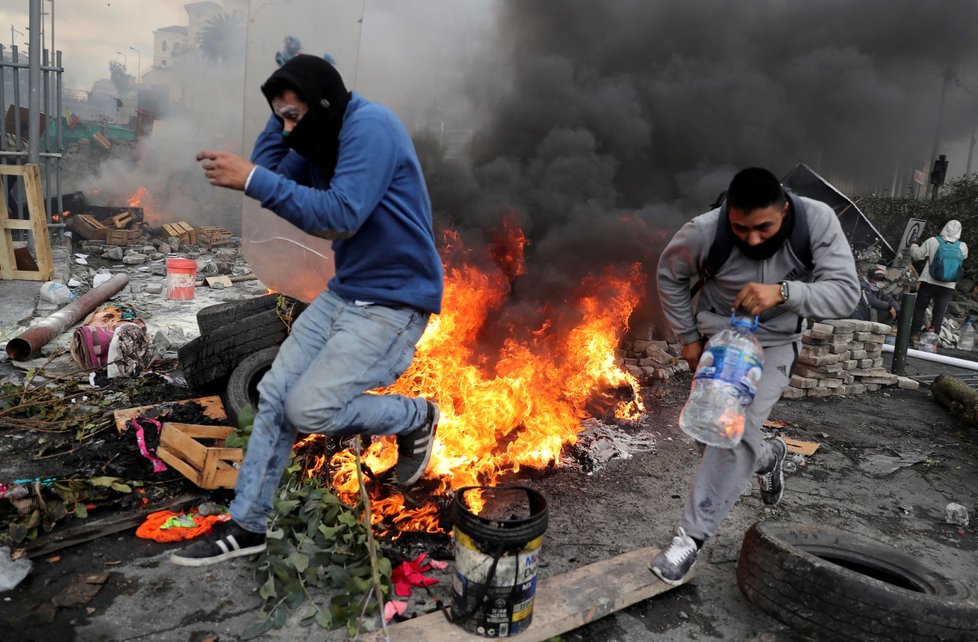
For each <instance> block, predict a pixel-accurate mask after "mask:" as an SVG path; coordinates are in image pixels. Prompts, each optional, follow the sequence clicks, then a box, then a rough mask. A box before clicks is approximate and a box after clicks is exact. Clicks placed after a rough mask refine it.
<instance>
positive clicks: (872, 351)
mask: <svg viewBox="0 0 978 642" xmlns="http://www.w3.org/2000/svg"><path fill="white" fill-rule="evenodd" d="M889 333H890V326H888V325H886V324H884V323H876V322H873V321H859V320H856V319H838V320H826V321H822V322H820V323H814V324H812V327H811V328H810V329H808V330H806V331H805V333H804V335H803V336H802V350H801V354H800V355H799V356H798V361H797V362H796V363H795V368H794V371H793V373H792V376H791V381H790V383H789V385H788V387H787V388H786V389H785V391H784V394H783V395H782V397H783V398H785V399H799V398H801V397H832V396H844V395H859V394H863V393H865V392H873V391H876V390H879V389H880V388H882V387H885V386H898V387H900V388H907V389H910V390H916V389H917V387H918V386H919V385H920V384H919V383H918V382H917V381H915V380H913V379H910V378H907V377H898V376H897V375H895V374H891V373H889V372H887V371H886V368H884V367H883V354H882V352H883V343H884V341H885V339H886V336H887V335H888V334H889Z"/></svg>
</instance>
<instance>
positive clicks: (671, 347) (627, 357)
mask: <svg viewBox="0 0 978 642" xmlns="http://www.w3.org/2000/svg"><path fill="white" fill-rule="evenodd" d="M682 353H683V351H682V347H681V346H680V345H679V344H678V343H666V342H665V341H645V340H638V341H635V342H633V343H632V344H631V345H630V346H626V349H625V350H624V351H623V354H622V357H623V359H622V361H623V363H624V368H625V370H626V371H628V372H629V373H630V374H632V375H633V376H634V377H635V378H636V379H638V381H639V383H640V384H643V385H645V384H649V383H651V382H653V381H668V380H669V377H670V376H672V375H674V374H677V373H680V372H689V365H688V364H687V363H686V362H685V361H684V360H683V359H682Z"/></svg>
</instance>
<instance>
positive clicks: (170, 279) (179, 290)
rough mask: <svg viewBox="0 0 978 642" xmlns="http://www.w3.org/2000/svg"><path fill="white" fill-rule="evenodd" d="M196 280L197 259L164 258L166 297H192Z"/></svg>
mask: <svg viewBox="0 0 978 642" xmlns="http://www.w3.org/2000/svg"><path fill="white" fill-rule="evenodd" d="M196 281H197V261H195V260H193V259H167V260H166V298H168V299H192V298H194V285H195V283H196Z"/></svg>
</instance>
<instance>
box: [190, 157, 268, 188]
mask: <svg viewBox="0 0 978 642" xmlns="http://www.w3.org/2000/svg"><path fill="white" fill-rule="evenodd" d="M197 160H198V161H200V166H201V167H203V168H204V176H206V177H207V180H208V181H210V184H211V185H217V186H219V187H227V188H229V189H236V190H243V189H244V187H245V181H247V180H248V174H250V173H251V168H252V167H254V166H255V164H254V163H252V162H250V161H246V160H245V159H243V158H241V157H240V156H238V155H237V154H232V153H231V152H218V151H214V150H210V149H205V150H204V151H202V152H201V153H199V154H197Z"/></svg>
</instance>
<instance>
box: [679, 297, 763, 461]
mask: <svg viewBox="0 0 978 642" xmlns="http://www.w3.org/2000/svg"><path fill="white" fill-rule="evenodd" d="M756 329H757V318H756V317H755V318H754V319H746V318H742V317H737V316H736V315H731V317H730V328H729V329H727V330H723V331H721V332H718V333H717V334H716V335H714V336H713V338H712V339H710V340H709V342H707V344H706V347H705V348H704V349H703V356H701V357H700V362H699V365H697V367H696V373H695V374H694V375H693V385H692V389H691V390H690V393H689V399H688V400H687V401H686V405H685V406H684V407H683V410H682V412H681V413H680V415H679V427H680V428H681V429H682V431H683V432H684V433H686V434H687V435H689V436H690V437H692V438H693V439H695V440H696V441H699V442H701V443H704V444H706V445H708V446H717V447H719V448H733V447H734V446H736V445H737V444H738V443H740V439H741V437H743V435H744V421H745V417H746V413H747V408H748V407H749V406H750V404H751V403H752V402H753V401H754V395H755V393H756V392H757V384H758V382H760V380H761V373H762V371H763V369H764V365H763V363H764V362H763V359H764V349H763V348H761V344H760V342H758V340H757V337H755V336H754V331H755V330H756Z"/></svg>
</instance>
